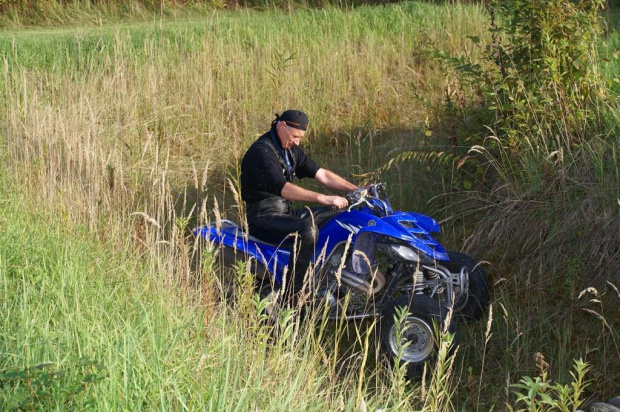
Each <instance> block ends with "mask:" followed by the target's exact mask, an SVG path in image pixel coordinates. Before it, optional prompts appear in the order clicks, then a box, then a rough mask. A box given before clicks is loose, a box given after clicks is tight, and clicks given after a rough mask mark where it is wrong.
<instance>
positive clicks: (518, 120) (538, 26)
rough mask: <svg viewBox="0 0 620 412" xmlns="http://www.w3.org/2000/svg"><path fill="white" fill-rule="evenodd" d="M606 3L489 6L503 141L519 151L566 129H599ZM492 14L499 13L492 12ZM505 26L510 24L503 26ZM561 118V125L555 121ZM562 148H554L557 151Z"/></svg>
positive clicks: (538, 1) (540, 1)
mask: <svg viewBox="0 0 620 412" xmlns="http://www.w3.org/2000/svg"><path fill="white" fill-rule="evenodd" d="M604 3H605V1H604V0H586V1H578V2H574V1H570V0H552V1H547V0H520V1H499V2H497V3H496V5H491V4H490V2H489V4H490V5H489V8H490V14H491V16H492V18H493V16H495V15H496V13H497V15H498V18H499V19H501V20H500V22H502V23H500V24H499V26H497V27H495V25H496V21H495V20H492V21H491V26H490V27H491V30H490V32H491V34H492V37H493V43H492V44H491V45H490V46H491V47H490V49H489V51H490V57H491V58H492V59H493V62H494V64H495V69H496V70H498V71H499V75H497V74H495V75H494V76H489V79H490V80H491V81H492V88H491V90H490V91H491V93H492V94H493V95H494V97H495V100H496V103H495V104H492V105H490V106H489V109H490V110H493V111H495V112H496V115H497V127H498V130H499V131H500V134H499V135H500V136H502V135H505V138H506V139H507V142H506V143H507V144H508V145H512V146H515V147H521V146H522V145H523V143H524V141H523V139H524V137H526V136H535V137H541V136H544V135H546V134H548V133H554V131H556V130H558V129H563V128H568V131H569V133H570V135H571V141H568V142H561V143H560V144H562V145H572V144H573V143H577V142H578V140H579V137H583V138H587V134H585V135H584V134H580V135H579V136H578V135H576V133H578V132H580V131H583V130H584V129H589V128H592V127H593V126H594V124H593V121H596V117H595V116H596V112H595V111H593V108H595V107H596V105H597V103H598V99H599V98H601V97H603V95H604V89H603V87H602V86H601V78H600V76H599V73H598V71H597V67H598V58H597V53H596V47H597V43H598V39H599V36H600V34H601V33H602V17H601V15H600V9H601V8H602V6H603V5H604ZM493 8H495V10H493ZM503 22H505V23H503ZM558 119H561V121H558ZM558 148H559V147H556V149H558Z"/></svg>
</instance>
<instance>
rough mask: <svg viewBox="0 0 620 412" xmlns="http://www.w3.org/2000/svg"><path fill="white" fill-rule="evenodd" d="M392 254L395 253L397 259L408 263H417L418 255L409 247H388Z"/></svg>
mask: <svg viewBox="0 0 620 412" xmlns="http://www.w3.org/2000/svg"><path fill="white" fill-rule="evenodd" d="M390 249H392V252H394V253H396V255H398V256H399V257H401V258H403V259H405V260H408V261H410V262H419V261H420V255H419V254H418V253H417V252H416V251H415V250H413V249H411V248H410V247H407V246H405V245H390Z"/></svg>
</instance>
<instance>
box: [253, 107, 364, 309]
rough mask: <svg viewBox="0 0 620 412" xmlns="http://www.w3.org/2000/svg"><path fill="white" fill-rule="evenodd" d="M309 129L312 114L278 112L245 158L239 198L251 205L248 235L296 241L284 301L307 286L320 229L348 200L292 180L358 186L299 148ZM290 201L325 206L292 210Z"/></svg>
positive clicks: (347, 188)
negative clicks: (306, 279) (309, 118)
mask: <svg viewBox="0 0 620 412" xmlns="http://www.w3.org/2000/svg"><path fill="white" fill-rule="evenodd" d="M307 128H308V116H306V114H305V113H304V112H301V111H299V110H286V111H285V112H284V113H282V114H281V115H278V114H276V118H275V119H274V120H273V121H272V122H271V129H270V130H269V131H268V132H267V133H265V134H263V135H262V136H260V137H259V138H258V140H256V141H255V142H254V143H253V144H252V145H251V146H250V148H249V149H248V151H247V152H246V154H245V156H244V158H243V162H242V163H241V198H242V199H243V200H244V201H245V203H246V206H247V208H246V210H247V220H248V228H249V231H250V235H252V236H254V237H256V238H259V239H261V240H263V241H266V242H269V243H274V244H280V243H282V242H284V241H287V242H289V243H293V244H296V245H297V250H296V252H297V262H296V264H294V265H293V267H289V273H290V274H292V277H291V276H288V279H287V282H286V289H285V291H284V293H285V301H289V299H291V298H292V301H291V302H293V303H295V301H296V300H297V298H298V295H299V294H300V292H301V291H302V290H303V288H304V280H305V277H306V272H307V271H308V267H309V265H310V261H311V260H312V255H313V253H314V247H315V242H316V239H317V232H318V228H319V227H320V226H321V224H322V223H324V222H326V221H327V220H329V218H330V217H332V216H333V215H334V214H336V213H338V210H339V209H343V208H345V207H346V206H347V205H348V202H347V200H346V199H345V198H344V197H341V196H330V195H325V194H322V193H317V192H314V191H311V190H307V189H304V188H302V187H300V186H298V185H296V184H294V183H293V182H294V181H295V179H296V178H298V179H303V178H306V177H310V178H314V179H315V180H316V181H317V182H319V183H321V184H322V185H323V186H324V187H326V188H328V189H334V190H341V191H344V192H351V191H354V190H356V189H358V186H357V185H354V184H353V183H350V182H349V181H347V180H346V179H344V178H342V177H340V176H338V175H337V174H336V173H333V172H331V171H329V170H327V169H325V168H322V167H319V166H318V165H317V163H316V162H315V161H314V160H312V159H311V158H309V157H308V156H306V154H305V153H304V152H303V151H302V150H301V149H300V148H299V143H300V141H301V139H302V138H304V136H305V133H306V130H307ZM291 201H303V202H315V203H320V204H322V205H324V206H323V207H318V208H313V209H311V210H308V209H307V208H304V209H291ZM291 235H292V236H291ZM294 236H296V239H291V238H292V237H294ZM291 240H292V242H291ZM291 280H292V282H291Z"/></svg>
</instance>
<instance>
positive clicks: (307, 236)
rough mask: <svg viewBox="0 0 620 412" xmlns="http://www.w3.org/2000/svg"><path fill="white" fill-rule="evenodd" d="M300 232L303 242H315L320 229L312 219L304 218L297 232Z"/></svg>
mask: <svg viewBox="0 0 620 412" xmlns="http://www.w3.org/2000/svg"><path fill="white" fill-rule="evenodd" d="M297 233H298V234H299V237H300V240H301V241H302V242H303V243H307V242H310V243H314V242H316V240H317V237H318V229H317V227H316V226H315V225H313V224H312V222H311V221H307V220H304V221H303V222H302V223H301V224H300V227H299V230H298V232H297Z"/></svg>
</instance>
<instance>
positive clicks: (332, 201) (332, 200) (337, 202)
mask: <svg viewBox="0 0 620 412" xmlns="http://www.w3.org/2000/svg"><path fill="white" fill-rule="evenodd" d="M318 200H319V203H321V204H322V205H325V206H335V207H337V208H338V209H344V208H345V207H347V206H348V205H349V202H348V201H347V199H345V198H344V197H340V196H327V195H319V198H318Z"/></svg>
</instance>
